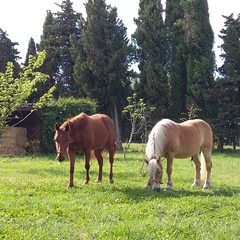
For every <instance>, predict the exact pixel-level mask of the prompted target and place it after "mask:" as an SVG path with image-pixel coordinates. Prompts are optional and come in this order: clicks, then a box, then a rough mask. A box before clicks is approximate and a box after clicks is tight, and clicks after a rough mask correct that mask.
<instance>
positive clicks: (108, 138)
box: [54, 113, 116, 187]
mask: <svg viewBox="0 0 240 240" xmlns="http://www.w3.org/2000/svg"><path fill="white" fill-rule="evenodd" d="M55 131H56V132H55V137H54V141H55V143H56V151H57V157H56V159H57V160H58V161H59V162H62V161H63V160H64V158H65V154H66V152H67V154H68V157H69V160H70V180H69V184H68V187H73V185H74V184H73V175H74V165H75V158H76V153H77V152H80V151H82V152H84V155H85V169H86V180H85V184H87V183H88V182H89V180H90V177H89V169H90V163H89V162H90V157H91V151H92V150H94V154H95V157H96V158H97V160H98V165H99V171H98V178H97V180H96V181H95V182H101V181H102V167H103V157H102V151H103V150H106V149H107V150H108V152H109V162H110V172H109V182H110V183H113V182H114V180H113V170H112V168H113V161H114V154H115V152H116V146H115V141H116V129H115V126H114V124H113V122H112V120H111V119H110V118H109V117H108V116H107V115H104V114H95V115H92V116H88V115H87V114H85V113H80V114H79V115H77V116H75V117H73V118H71V119H69V120H67V121H65V122H64V123H63V124H62V125H61V126H60V127H59V126H58V124H55Z"/></svg>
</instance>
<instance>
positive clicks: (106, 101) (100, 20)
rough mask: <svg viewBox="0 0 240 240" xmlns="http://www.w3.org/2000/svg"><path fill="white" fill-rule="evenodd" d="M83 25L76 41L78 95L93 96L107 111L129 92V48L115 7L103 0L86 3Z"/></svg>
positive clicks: (102, 109)
mask: <svg viewBox="0 0 240 240" xmlns="http://www.w3.org/2000/svg"><path fill="white" fill-rule="evenodd" d="M85 6H86V13H87V20H86V27H85V28H84V29H83V32H82V38H81V41H80V43H79V44H78V49H77V50H76V51H78V52H79V53H80V54H81V56H80V59H79V62H78V65H77V64H76V65H75V70H76V72H75V75H74V76H75V80H76V82H77V83H78V86H82V89H81V90H80V92H81V94H82V96H84V97H91V98H95V99H97V101H98V103H99V107H100V111H101V112H105V113H110V112H111V111H112V110H113V108H115V107H114V106H117V105H119V106H120V105H121V104H122V102H123V99H124V100H125V99H126V97H127V96H128V94H129V89H130V80H129V79H130V76H131V71H130V70H129V67H130V63H131V59H130V56H131V51H132V48H131V46H130V45H129V40H128V38H127V33H126V27H125V26H124V24H123V22H122V21H121V20H120V19H119V18H118V15H117V9H116V8H115V7H111V5H106V2H105V0H95V1H92V0H89V1H88V2H87V3H86V5H85Z"/></svg>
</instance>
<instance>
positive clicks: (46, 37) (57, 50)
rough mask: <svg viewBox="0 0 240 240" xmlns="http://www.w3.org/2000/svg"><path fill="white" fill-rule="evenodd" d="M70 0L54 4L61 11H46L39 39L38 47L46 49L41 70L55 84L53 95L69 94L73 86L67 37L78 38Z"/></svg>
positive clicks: (74, 13) (72, 62)
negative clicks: (45, 56)
mask: <svg viewBox="0 0 240 240" xmlns="http://www.w3.org/2000/svg"><path fill="white" fill-rule="evenodd" d="M72 4H73V3H72V2H71V1H70V0H66V1H62V4H56V5H57V6H58V7H60V8H61V11H58V12H57V13H54V14H52V13H51V11H48V12H47V17H46V19H45V23H44V28H43V35H42V37H41V42H40V50H46V52H47V58H46V61H45V64H44V66H43V69H44V72H45V73H48V74H49V75H50V76H51V84H55V85H56V94H57V96H63V97H64V96H65V97H66V96H71V95H72V91H73V90H74V89H75V82H74V80H73V66H74V61H73V59H72V57H71V53H70V49H71V42H70V38H71V37H75V38H76V39H78V38H80V29H79V25H78V22H79V21H80V16H81V14H80V13H76V12H75V11H74V10H73V8H72Z"/></svg>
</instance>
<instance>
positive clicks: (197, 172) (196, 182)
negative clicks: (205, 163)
mask: <svg viewBox="0 0 240 240" xmlns="http://www.w3.org/2000/svg"><path fill="white" fill-rule="evenodd" d="M192 161H193V163H194V166H195V178H194V182H193V184H192V187H198V186H200V185H201V177H200V170H201V164H200V161H199V158H198V154H195V155H194V156H192Z"/></svg>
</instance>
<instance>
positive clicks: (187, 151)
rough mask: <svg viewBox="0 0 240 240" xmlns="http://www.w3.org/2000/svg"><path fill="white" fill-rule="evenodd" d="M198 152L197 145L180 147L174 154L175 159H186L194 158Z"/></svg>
mask: <svg viewBox="0 0 240 240" xmlns="http://www.w3.org/2000/svg"><path fill="white" fill-rule="evenodd" d="M199 151H200V148H199V144H196V145H192V144H188V145H185V146H183V145H181V146H179V148H178V149H177V150H176V152H175V153H174V157H175V158H188V157H192V156H194V155H195V154H196V153H198V152H199Z"/></svg>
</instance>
